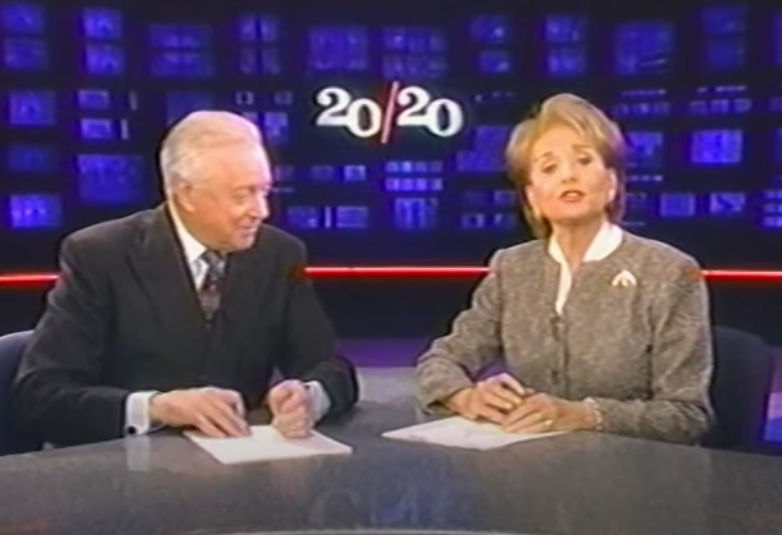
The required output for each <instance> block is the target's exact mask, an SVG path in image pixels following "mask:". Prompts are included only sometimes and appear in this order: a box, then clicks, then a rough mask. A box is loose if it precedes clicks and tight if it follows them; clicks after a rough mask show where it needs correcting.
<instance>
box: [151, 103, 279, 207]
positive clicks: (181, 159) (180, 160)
mask: <svg viewBox="0 0 782 535" xmlns="http://www.w3.org/2000/svg"><path fill="white" fill-rule="evenodd" d="M262 143H263V139H262V136H261V132H260V130H259V129H258V127H257V126H256V125H255V124H254V123H252V122H251V121H250V120H248V119H246V118H244V117H242V116H241V115H237V114H235V113H231V112H227V111H212V110H201V111H195V112H192V113H190V114H188V115H186V116H185V117H184V118H183V119H182V120H180V121H179V122H178V123H177V124H175V125H174V127H173V128H172V129H171V130H170V131H169V132H168V134H167V135H166V137H165V139H164V140H163V143H162V145H161V149H160V156H159V164H160V172H161V174H162V175H163V187H164V189H165V191H166V194H169V193H170V192H171V191H172V190H174V189H176V187H177V186H179V185H181V184H182V183H193V182H194V181H197V180H200V179H203V178H205V176H204V174H205V173H204V158H203V157H204V155H205V153H207V152H209V151H214V150H219V149H224V148H230V147H245V148H248V149H250V150H251V151H252V152H253V153H254V154H253V156H259V155H260V156H262V157H265V151H264V149H263V145H262Z"/></svg>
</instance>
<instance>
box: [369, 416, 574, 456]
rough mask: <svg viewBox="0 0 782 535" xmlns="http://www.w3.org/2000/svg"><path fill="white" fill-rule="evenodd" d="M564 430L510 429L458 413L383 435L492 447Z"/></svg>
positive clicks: (412, 439)
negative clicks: (508, 430) (519, 430)
mask: <svg viewBox="0 0 782 535" xmlns="http://www.w3.org/2000/svg"><path fill="white" fill-rule="evenodd" d="M561 434H563V433H562V432H556V433H534V434H531V433H526V434H525V433H509V432H507V431H503V430H502V428H501V427H499V426H497V425H494V424H489V423H478V422H473V421H471V420H468V419H466V418H462V417H461V416H454V417H451V418H444V419H442V420H435V421H433V422H427V423H423V424H418V425H414V426H412V427H405V428H403V429H397V430H395V431H387V432H386V433H383V436H384V437H386V438H391V439H396V440H407V441H412V442H427V443H430V444H440V445H442V446H451V447H455V448H467V449H473V450H491V449H495V448H501V447H503V446H507V445H509V444H514V443H516V442H524V441H527V440H535V439H539V438H548V437H553V436H557V435H561Z"/></svg>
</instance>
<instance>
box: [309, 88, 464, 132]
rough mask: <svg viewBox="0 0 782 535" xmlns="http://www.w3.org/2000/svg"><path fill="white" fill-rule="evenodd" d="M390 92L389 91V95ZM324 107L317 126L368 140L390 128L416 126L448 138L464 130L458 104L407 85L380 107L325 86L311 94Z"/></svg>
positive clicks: (462, 113)
mask: <svg viewBox="0 0 782 535" xmlns="http://www.w3.org/2000/svg"><path fill="white" fill-rule="evenodd" d="M393 93H394V92H393V91H392V94H393ZM315 102H316V103H317V104H318V106H320V107H321V108H324V109H323V111H321V112H320V113H319V114H318V116H317V117H316V118H315V124H316V125H318V126H341V127H343V128H345V129H346V130H347V131H348V132H350V133H351V134H352V135H354V136H356V137H360V138H370V137H373V136H376V135H378V134H381V133H382V132H385V133H386V135H387V134H388V132H389V131H390V129H391V127H399V128H409V127H420V128H424V129H426V130H427V131H428V132H429V133H430V134H432V135H434V136H437V137H443V138H446V137H452V136H455V135H456V134H458V133H459V132H461V130H462V128H463V127H464V112H463V111H462V107H461V106H460V105H459V103H458V102H456V101H454V100H451V99H447V98H438V99H432V96H431V95H430V94H429V92H428V91H427V90H426V89H424V88H423V87H418V86H408V87H404V88H402V89H401V90H399V92H397V93H396V95H395V97H393V100H391V101H390V102H385V103H384V104H383V105H381V104H380V103H378V102H376V101H374V100H372V99H368V98H354V97H353V95H352V94H351V93H350V91H348V90H347V89H345V88H343V87H336V86H331V87H325V88H323V89H321V90H320V91H318V92H317V94H316V95H315Z"/></svg>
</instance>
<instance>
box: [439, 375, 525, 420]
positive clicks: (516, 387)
mask: <svg viewBox="0 0 782 535" xmlns="http://www.w3.org/2000/svg"><path fill="white" fill-rule="evenodd" d="M531 394H532V390H530V389H528V388H526V387H524V386H523V385H522V384H521V383H519V382H518V381H517V380H516V379H514V378H513V377H512V376H511V375H509V374H507V373H501V374H499V375H494V376H492V377H489V378H488V379H485V380H483V381H480V382H478V384H477V385H475V386H474V387H471V388H466V389H464V390H461V391H459V392H457V393H456V394H454V395H453V396H451V397H450V398H449V399H447V400H446V402H445V405H446V406H447V407H448V408H450V409H451V410H452V411H454V412H456V413H457V414H460V415H462V416H464V417H465V418H469V419H470V420H478V419H483V420H488V421H489V422H492V423H495V424H499V425H502V424H503V423H504V422H505V418H506V417H507V414H508V413H510V412H511V411H513V409H515V408H516V407H518V406H519V405H520V404H521V403H522V402H523V401H524V399H525V398H526V397H527V396H529V395H531Z"/></svg>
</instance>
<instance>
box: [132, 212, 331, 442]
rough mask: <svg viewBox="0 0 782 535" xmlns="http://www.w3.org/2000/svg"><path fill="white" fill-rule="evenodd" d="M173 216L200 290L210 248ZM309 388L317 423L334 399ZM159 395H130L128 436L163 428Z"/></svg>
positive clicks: (317, 387) (316, 387)
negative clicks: (157, 422) (157, 410)
mask: <svg viewBox="0 0 782 535" xmlns="http://www.w3.org/2000/svg"><path fill="white" fill-rule="evenodd" d="M170 213H171V219H172V220H173V222H174V230H175V232H176V235H177V238H178V239H179V243H180V245H181V246H182V250H183V251H184V253H185V260H186V261H187V266H188V267H189V268H190V274H191V276H192V278H193V285H194V287H195V288H196V289H198V288H200V287H201V284H202V283H203V281H204V277H205V276H206V271H207V269H208V265H207V263H206V261H204V259H203V258H202V255H203V254H204V253H205V252H206V247H205V246H204V245H203V244H202V243H201V242H199V241H198V240H196V239H195V238H194V237H193V235H192V234H190V232H188V230H187V229H186V228H185V226H184V225H183V224H182V221H181V220H180V219H179V217H178V216H177V214H176V212H175V211H174V210H173V209H170ZM204 386H206V385H204ZM305 386H306V387H307V390H308V391H309V393H310V399H311V400H312V410H313V414H314V416H315V419H316V421H317V420H320V419H321V418H323V416H325V415H326V413H327V412H328V411H329V408H330V406H331V400H330V399H329V397H328V394H326V390H325V389H324V388H323V385H322V384H320V382H318V381H310V382H307V383H305ZM158 393H159V392H157V391H154V390H150V391H141V392H133V393H132V394H130V396H128V398H127V400H126V402H125V434H126V435H143V434H146V433H148V432H150V431H154V430H156V429H158V428H159V426H152V424H151V422H150V420H149V402H150V399H151V398H152V396H154V395H155V394H158Z"/></svg>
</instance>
